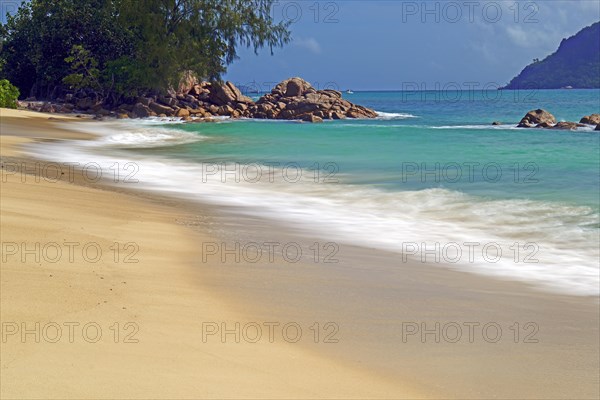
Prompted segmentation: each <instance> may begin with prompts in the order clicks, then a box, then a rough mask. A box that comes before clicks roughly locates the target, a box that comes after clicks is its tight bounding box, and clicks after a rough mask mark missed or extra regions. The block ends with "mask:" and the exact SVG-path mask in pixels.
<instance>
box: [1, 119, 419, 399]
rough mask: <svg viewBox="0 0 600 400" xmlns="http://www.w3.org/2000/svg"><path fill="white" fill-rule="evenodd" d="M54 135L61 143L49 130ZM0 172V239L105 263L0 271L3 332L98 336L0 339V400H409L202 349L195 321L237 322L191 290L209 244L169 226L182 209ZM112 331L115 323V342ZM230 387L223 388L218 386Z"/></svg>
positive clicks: (373, 380) (355, 372) (254, 349)
mask: <svg viewBox="0 0 600 400" xmlns="http://www.w3.org/2000/svg"><path fill="white" fill-rule="evenodd" d="M2 112H4V110H2ZM3 122H4V120H3ZM30 122H31V121H30ZM36 122H40V121H36ZM26 125H27V124H25V126H24V127H23V129H28V128H27V126H26ZM29 128H31V126H30V127H29ZM48 128H49V127H48ZM49 130H50V131H51V130H52V129H51V128H49ZM4 133H5V132H4V130H3V135H2V136H1V137H0V139H1V141H2V155H3V157H4V155H5V154H6V153H7V152H6V150H9V152H10V153H9V154H11V155H13V156H14V154H15V152H17V151H18V149H15V148H14V146H15V145H18V144H22V143H23V142H24V141H23V140H18V141H15V140H12V139H11V140H6V139H7V137H8V136H5V135H4ZM54 133H55V136H56V137H55V138H59V139H61V133H60V132H59V131H54ZM36 135H38V134H35V135H33V136H36ZM7 145H8V148H7ZM2 175H3V176H2V178H3V180H5V181H4V182H3V183H2V186H3V190H2V220H3V223H2V238H3V242H4V243H6V242H10V243H13V242H14V243H22V242H26V243H31V242H42V243H46V244H47V243H48V242H49V241H50V242H55V241H56V242H60V241H61V240H65V241H68V240H70V241H77V242H80V243H86V242H89V243H92V242H93V243H98V244H100V245H101V249H103V250H104V251H105V252H107V253H108V255H109V256H108V257H107V258H103V259H102V260H101V261H100V262H99V263H90V262H82V260H81V258H79V259H76V260H75V264H73V263H70V262H69V261H68V260H64V259H62V258H61V260H60V261H59V262H57V263H43V262H42V264H39V263H38V264H37V265H36V262H35V260H34V259H31V258H29V259H28V258H26V262H25V263H22V262H20V260H16V261H15V259H14V258H11V259H8V260H7V262H3V263H2V270H1V274H0V279H1V281H2V308H1V319H2V322H3V327H8V326H9V325H10V326H11V329H12V323H26V324H28V325H26V328H28V329H31V328H32V327H33V326H34V324H35V322H39V323H41V326H42V329H43V327H50V328H52V327H53V326H54V325H52V324H59V325H63V329H65V328H64V324H65V323H67V324H68V323H72V322H78V323H79V324H80V325H81V326H83V325H84V324H86V323H93V324H98V326H99V327H100V329H101V330H102V333H103V337H104V338H105V339H102V340H100V341H99V342H97V343H90V342H88V341H87V340H82V337H81V336H80V335H82V333H80V332H79V331H75V336H74V342H73V343H70V342H69V340H67V336H66V334H67V332H66V331H64V332H63V336H61V339H60V340H59V341H58V343H52V342H50V341H48V340H47V339H53V338H54V337H53V336H52V335H53V333H50V331H48V332H46V331H44V332H46V333H43V332H42V335H41V337H42V339H41V343H36V342H35V338H33V337H31V336H29V337H28V336H25V341H23V340H19V335H18V334H16V335H13V334H10V335H8V336H7V340H6V342H4V343H2V366H1V368H2V385H1V386H2V397H3V398H37V397H45V398H114V397H120V398H149V397H152V398H174V397H178V398H198V397H209V398H232V397H235V398H258V397H260V398H281V397H282V396H285V397H288V398H319V397H322V396H323V395H325V396H328V397H336V396H340V395H342V396H343V397H348V398H362V397H378V398H395V397H398V396H401V397H406V398H411V397H415V396H419V395H418V394H417V393H418V392H417V391H415V390H413V389H412V388H409V387H407V386H404V385H402V384H399V383H397V382H390V381H388V380H385V379H381V378H379V377H378V376H377V375H376V374H372V373H370V372H368V371H364V370H362V369H360V368H358V369H355V368H350V367H347V366H344V365H340V364H339V363H338V362H335V361H332V360H329V359H325V358H323V357H321V356H315V355H314V354H312V353H310V352H306V351H305V350H303V349H302V348H300V347H299V346H296V345H294V344H289V343H285V342H284V343H282V342H281V341H278V342H275V343H269V342H266V343H264V342H261V343H257V344H255V345H252V344H249V343H241V344H240V343H229V342H226V343H221V342H220V341H218V340H217V341H207V342H206V343H205V342H203V341H202V332H203V326H202V322H203V321H213V320H229V321H240V320H241V319H242V318H248V315H244V316H241V315H240V314H239V313H238V312H236V311H235V310H232V309H231V308H230V307H229V305H227V304H224V303H223V301H222V300H223V299H222V296H218V295H215V294H214V293H208V292H207V291H206V290H205V287H204V286H203V285H202V284H201V282H198V276H197V271H194V268H193V267H192V265H193V264H194V261H195V260H196V259H197V257H198V249H197V247H196V246H195V243H197V242H198V241H206V240H209V239H208V236H206V235H205V234H202V233H200V232H194V231H192V230H190V229H187V228H185V227H184V226H181V225H179V224H178V223H177V222H176V220H177V219H178V218H180V216H181V214H182V210H179V209H176V208H174V207H173V206H169V205H165V204H162V203H163V201H161V200H158V201H157V200H152V199H150V198H143V197H142V196H139V195H135V194H126V193H116V192H115V191H114V190H109V189H107V188H106V187H102V186H101V185H92V186H95V187H89V186H90V185H88V186H81V185H79V184H77V183H73V184H71V183H66V182H55V183H49V182H46V181H44V180H41V181H40V182H35V181H33V182H26V183H21V182H19V181H18V179H15V178H16V177H15V176H14V175H8V176H7V175H6V174H5V173H4V170H3V171H2ZM41 199H44V200H43V201H42V200H41ZM98 210H103V212H102V213H101V214H98V213H97V212H98ZM108 210H110V212H109V213H106V211H108ZM142 210H143V213H141V212H140V211H142ZM32 218H36V219H32ZM38 224H41V225H42V226H43V228H41V227H40V226H39V225H38ZM82 231H83V232H82ZM57 232H61V233H60V237H57V236H56V233H57ZM113 241H114V242H115V243H119V244H120V245H121V246H122V248H121V250H122V251H123V250H128V249H125V248H124V245H125V244H127V243H132V242H133V243H135V244H136V245H137V246H138V248H139V252H137V253H136V255H134V257H137V258H138V259H139V263H127V262H124V258H120V259H119V262H117V263H115V262H114V261H113V259H112V257H113V256H114V255H115V253H114V252H111V250H110V248H111V246H112V245H114V243H112V242H113ZM165 245H166V246H165ZM128 254H129V255H131V254H130V253H121V257H124V256H126V255H128ZM7 257H8V256H7ZM84 261H86V260H84ZM78 263H79V265H77V264H78ZM40 266H41V268H40ZM82 266H83V268H81V267H82ZM77 267H79V268H77ZM125 282H126V283H125ZM199 283H200V284H199ZM115 323H120V328H119V330H120V331H119V333H120V334H121V336H120V337H119V340H118V342H117V343H115V342H113V339H114V334H115V332H114V330H111V327H112V328H114V327H115V325H114V324H115ZM7 324H8V325H7ZM126 324H130V325H127V327H126ZM132 324H133V325H132ZM19 328H20V327H19ZM50 328H49V329H50ZM134 328H136V329H137V330H136V329H134ZM6 329H8V328H6ZM134 331H135V332H134ZM132 333H135V334H134V335H133V336H129V337H128V335H130V334H132ZM90 335H92V336H93V331H92V333H90ZM15 336H17V339H16V340H14V339H15ZM51 336H52V337H51ZM136 339H139V342H138V343H135V342H131V343H130V342H125V340H136ZM232 379H233V380H235V384H228V383H227V382H228V381H231V380H232ZM332 379H333V380H332ZM332 382H335V384H332Z"/></svg>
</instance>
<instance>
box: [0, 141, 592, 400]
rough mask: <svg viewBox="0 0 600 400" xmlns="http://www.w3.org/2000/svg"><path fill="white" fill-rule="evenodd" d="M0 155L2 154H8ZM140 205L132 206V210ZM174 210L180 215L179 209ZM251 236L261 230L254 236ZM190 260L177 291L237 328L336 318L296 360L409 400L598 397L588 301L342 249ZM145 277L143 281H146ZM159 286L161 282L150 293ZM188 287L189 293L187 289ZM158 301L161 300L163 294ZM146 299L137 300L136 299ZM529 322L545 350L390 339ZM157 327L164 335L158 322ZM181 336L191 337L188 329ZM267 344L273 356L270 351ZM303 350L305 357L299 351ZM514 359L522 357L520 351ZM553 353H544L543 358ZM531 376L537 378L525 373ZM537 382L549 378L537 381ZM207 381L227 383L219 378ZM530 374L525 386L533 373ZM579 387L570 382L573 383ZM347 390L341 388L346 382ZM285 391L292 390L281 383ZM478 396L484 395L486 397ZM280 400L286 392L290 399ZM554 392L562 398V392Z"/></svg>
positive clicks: (212, 212)
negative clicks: (334, 333) (322, 258)
mask: <svg viewBox="0 0 600 400" xmlns="http://www.w3.org/2000/svg"><path fill="white" fill-rule="evenodd" d="M4 139H5V137H3V139H2V140H3V146H4V143H5V142H4ZM2 154H3V156H5V155H6V154H5V152H4V147H3V151H2ZM58 186H60V185H58ZM74 186H77V185H74ZM93 186H97V185H93ZM115 190H116V191H118V192H125V193H127V190H126V189H120V188H118V189H116V188H113V189H111V188H103V189H102V190H100V192H104V193H105V194H107V193H108V194H107V196H108V197H111V196H113V195H112V194H110V193H112V192H114V191H115ZM92 191H94V192H95V193H96V192H98V190H97V189H92ZM3 193H4V192H3ZM117 196H119V197H120V196H124V197H126V198H127V199H128V200H127V201H131V202H132V204H133V203H135V204H136V205H141V204H140V203H144V205H143V207H142V208H141V209H144V210H147V209H150V210H153V212H156V211H155V209H154V208H153V207H154V206H155V204H154V205H152V204H147V201H148V200H152V199H154V200H153V201H151V202H152V203H156V202H157V201H158V203H159V204H160V203H162V202H166V203H172V204H166V205H165V207H166V208H167V209H168V210H169V211H163V212H164V213H165V214H167V215H168V216H169V218H170V219H173V217H174V215H179V216H180V217H181V215H182V214H181V213H182V211H183V210H186V212H185V213H184V214H188V215H192V214H195V215H200V216H201V217H202V218H205V217H206V218H209V219H211V221H210V223H207V222H204V221H203V220H200V221H197V222H196V221H194V226H195V228H196V229H195V230H200V231H204V232H206V231H207V230H208V231H209V234H208V237H210V238H211V239H206V238H204V239H200V241H203V240H204V241H206V240H211V241H215V240H217V241H220V240H225V241H227V240H229V241H232V242H235V241H236V240H237V241H239V240H240V239H242V240H243V239H244V236H245V237H246V240H247V238H248V237H250V238H251V239H254V240H262V238H261V236H262V237H263V238H265V237H266V238H268V237H269V236H271V237H272V236H273V235H274V234H275V237H278V238H280V239H281V240H283V239H284V238H287V239H286V240H289V241H294V240H297V241H299V242H302V241H306V240H307V238H301V237H299V236H298V232H296V233H294V232H286V231H285V230H284V229H282V227H281V226H277V224H274V223H273V222H272V221H266V220H260V219H257V218H247V217H246V218H242V219H240V217H239V216H236V215H230V214H228V213H220V212H219V210H218V207H216V206H214V207H211V206H207V205H199V204H195V205H193V206H192V205H191V204H189V203H187V202H185V201H182V200H174V199H170V200H169V199H166V198H165V199H163V200H160V196H158V197H157V196H156V195H152V194H151V193H148V192H143V193H142V192H136V193H132V194H129V195H123V194H121V193H117ZM136 198H137V199H136ZM140 198H141V200H140ZM157 199H159V200H157ZM138 200H140V202H139V203H138ZM186 203H187V205H186ZM3 207H4V203H3ZM175 210H177V211H176V212H175ZM207 211H208V212H207ZM136 213H137V215H139V212H134V214H136ZM219 214H220V215H219ZM88 217H89V216H88ZM175 218H178V217H175ZM183 219H184V220H186V221H181V222H183V224H184V225H186V224H188V225H189V220H187V219H186V218H183ZM242 221H243V222H242ZM171 223H172V222H171ZM215 226H216V228H215ZM211 227H212V228H211ZM3 229H4V227H3ZM210 229H212V230H210ZM184 231H185V232H187V231H188V230H183V229H182V230H181V233H182V234H183V235H182V236H180V234H178V235H177V237H178V240H181V238H183V237H185V236H188V233H184ZM257 232H259V233H258V234H257ZM136 234H137V231H136ZM196 234H198V232H196ZM142 236H143V235H142ZM265 240H266V239H265ZM168 241H169V243H171V242H177V241H175V240H173V239H172V238H170V239H169V240H168ZM304 244H306V243H304ZM184 247H186V246H184ZM192 249H194V250H192ZM186 251H193V252H194V254H195V256H193V257H190V258H188V259H187V260H186V262H185V264H188V267H186V268H184V267H183V266H182V267H181V268H180V270H181V271H183V270H184V269H185V271H186V272H185V274H184V275H185V277H186V281H185V284H186V285H189V287H188V290H189V291H193V290H196V289H199V288H203V290H202V291H203V292H209V293H211V295H210V296H208V297H209V298H210V299H217V298H218V299H219V301H224V302H225V303H226V304H227V308H231V309H234V310H236V311H237V314H238V315H236V316H235V317H233V318H237V319H238V321H239V320H240V318H241V317H240V315H243V316H244V317H242V318H241V319H242V320H243V321H245V322H246V323H247V322H248V320H250V321H252V320H255V321H262V322H266V321H271V320H272V319H273V317H275V318H276V319H278V320H282V321H288V320H289V321H302V323H301V326H302V327H304V328H305V329H308V327H309V326H310V322H314V320H315V319H316V320H319V321H321V322H325V321H330V320H331V319H332V316H333V319H337V320H338V322H337V323H338V325H339V327H340V332H342V333H344V336H342V337H341V338H340V339H344V340H341V341H340V343H338V344H337V345H336V346H325V347H324V346H320V347H315V346H310V344H303V345H302V344H301V346H303V347H302V348H303V351H302V354H305V355H306V354H308V355H310V357H313V356H314V353H315V352H317V353H320V354H326V355H327V358H328V359H332V360H335V361H336V365H338V366H339V365H340V364H343V365H344V366H345V367H346V366H348V365H349V366H350V367H349V369H351V370H354V368H355V367H356V368H357V369H358V370H360V368H361V367H362V368H365V369H367V370H370V371H377V372H376V375H377V376H384V377H385V379H383V380H382V382H392V381H396V382H398V381H400V382H403V381H409V382H417V384H416V385H415V386H417V387H419V390H420V391H421V390H423V391H422V392H421V393H419V394H415V393H416V392H414V391H412V389H411V392H412V394H410V395H409V394H407V396H408V397H411V396H412V397H422V396H431V397H436V396H437V397H439V396H440V394H442V395H444V396H446V397H454V396H455V397H458V398H460V397H463V398H464V397H469V396H472V397H473V398H477V397H481V396H485V395H488V396H489V393H490V392H491V393H500V394H504V395H505V396H514V395H515V394H518V393H531V395H532V396H533V395H534V394H536V395H538V396H539V393H540V390H544V394H545V395H547V396H557V397H560V396H561V392H560V389H561V388H563V390H566V388H564V386H566V385H568V386H569V392H568V394H567V395H573V389H572V388H573V387H576V385H577V384H581V385H582V386H581V387H580V388H581V389H580V390H582V392H581V393H579V395H580V396H590V395H592V396H593V395H594V394H597V391H596V392H594V391H593V390H594V388H597V385H595V384H596V383H597V382H594V381H593V379H594V375H593V373H594V371H597V369H598V366H597V361H594V358H593V357H594V356H597V355H598V354H597V352H598V348H597V346H596V347H594V346H593V345H592V344H593V343H594V340H595V339H594V337H593V335H594V333H596V334H597V333H598V329H597V323H596V321H595V320H594V319H593V316H594V314H592V312H595V309H596V308H597V307H596V304H593V303H594V302H593V301H591V302H590V301H588V300H584V299H581V298H577V297H572V296H562V295H557V294H549V293H542V292H538V291H535V290H532V289H530V288H528V287H527V285H525V284H520V283H518V282H512V281H502V280H497V279H492V278H487V277H485V276H480V275H474V274H469V273H464V272H457V271H452V270H450V269H444V268H439V267H437V266H428V265H418V264H417V265H413V264H411V265H407V264H401V265H396V264H394V263H393V262H391V261H390V260H393V257H394V256H393V255H392V254H391V253H386V252H382V251H378V250H374V249H371V250H369V249H365V248H359V247H354V246H348V248H345V247H344V249H342V252H341V254H340V261H341V262H340V264H339V265H326V266H323V265H316V264H314V263H313V265H311V264H310V263H306V262H301V263H298V264H293V265H292V264H290V263H289V262H288V263H286V262H283V261H282V260H278V261H277V262H275V263H257V264H247V263H246V264H244V263H233V264H231V263H230V264H228V263H218V264H219V267H217V268H207V266H206V265H205V263H202V262H201V261H200V262H199V261H198V253H197V251H198V246H197V242H196V241H194V240H192V241H191V242H190V246H189V247H188V250H186ZM396 257H397V255H396ZM189 266H191V268H189ZM282 266H283V269H282ZM342 266H343V267H342ZM154 270H155V272H156V273H164V265H163V266H155V267H154ZM372 270H377V271H378V274H375V275H376V276H380V277H379V278H377V277H373V274H371V273H370V271H372ZM4 276H5V275H4V271H3V277H4ZM382 277H383V278H382ZM146 278H147V279H148V277H146ZM187 279H189V281H187ZM192 282H193V285H192ZM159 283H160V279H158V280H156V281H155V282H154V283H153V284H159ZM179 283H180V284H183V280H180V282H179ZM3 284H4V279H3ZM191 286H193V287H194V289H191ZM3 289H4V288H3ZM4 292H5V291H4V290H3V293H4ZM164 295H165V296H166V294H164ZM170 296H171V294H169V295H168V296H167V297H165V298H164V300H166V301H167V302H168V301H170V300H169V299H170ZM142 298H143V296H142V295H141V293H140V296H139V299H142ZM524 300H526V301H527V304H523V303H524ZM3 302H4V300H3ZM153 305H156V304H155V303H154V304H153ZM549 309H551V310H552V312H550V310H549ZM242 311H243V312H242ZM217 314H218V315H217V316H216V318H214V316H213V319H216V320H218V319H219V318H221V320H223V319H227V318H232V317H230V316H229V315H230V314H227V313H217ZM315 316H318V318H315ZM532 318H533V319H536V320H537V322H536V323H537V324H538V325H539V328H540V332H545V335H547V336H543V337H544V338H545V339H546V341H543V340H542V341H541V343H537V345H538V346H537V348H536V347H535V346H533V348H532V346H529V347H525V348H524V347H523V345H524V344H523V343H517V344H515V345H514V346H513V345H512V344H511V343H510V341H508V342H502V343H500V345H499V346H496V347H494V346H492V344H491V343H489V342H486V341H478V342H476V343H473V344H471V343H464V342H461V343H458V344H456V343H441V344H440V343H430V342H427V343H421V342H420V341H418V340H416V341H414V340H411V341H410V342H408V343H402V341H401V339H399V333H398V330H399V329H401V327H400V326H399V325H398V324H399V323H402V322H417V323H419V322H423V321H425V322H428V323H429V324H430V326H431V323H435V322H436V321H437V322H440V321H441V322H445V323H446V324H447V323H450V322H460V323H464V322H469V321H473V320H474V319H476V320H478V321H480V322H483V323H487V322H496V323H499V324H501V326H502V327H503V328H504V329H508V328H509V326H511V324H512V323H514V322H521V323H526V322H527V321H531V319H532ZM596 318H597V317H596ZM230 320H231V319H230ZM233 320H235V319H233ZM3 321H4V316H3ZM582 322H583V323H584V325H585V326H586V329H584V331H583V332H581V331H580V332H578V333H579V335H580V336H579V337H578V339H579V340H581V343H579V344H577V345H574V344H571V345H572V346H573V345H574V346H575V348H569V346H568V344H569V332H570V330H571V329H573V328H577V329H579V330H581V326H580V324H581V323H582ZM153 325H154V326H155V327H156V328H157V329H160V328H159V327H158V325H159V324H157V323H156V322H155V323H154V324H153ZM196 328H197V327H196ZM184 331H185V332H188V331H187V330H185V329H184ZM188 333H189V332H188ZM196 333H198V331H196ZM411 338H412V337H411ZM213 344H216V343H213ZM400 344H401V345H402V346H400ZM270 345H271V344H270ZM565 345H567V350H569V351H568V352H566V353H565V351H564V350H561V348H562V347H561V346H565ZM227 346H229V343H225V344H223V343H219V344H218V345H217V346H215V347H214V351H215V352H219V351H221V350H226V349H228V350H231V348H228V347H227ZM3 347H4V346H3ZM267 347H268V348H269V349H270V348H272V347H277V346H270V347H269V346H267ZM298 347H300V346H298ZM307 349H308V350H309V351H308V352H307V351H304V350H307ZM280 350H281V349H280ZM282 351H283V352H284V353H285V352H288V351H290V349H289V348H285V347H284V348H283V350H282ZM236 352H237V350H236V349H234V351H233V353H232V354H235V353H236ZM515 352H517V353H519V356H518V358H517V359H511V358H510V357H507V356H505V355H504V354H516V353H515ZM521 352H524V353H525V354H520V353H521ZM549 352H550V353H551V354H548V353H549ZM571 352H573V353H575V354H577V355H578V356H579V357H582V358H583V359H584V360H585V361H583V362H584V364H585V365H586V367H587V368H586V371H587V373H585V376H580V377H577V378H576V377H570V376H563V374H561V373H560V372H561V371H562V372H565V370H563V369H562V368H564V367H566V366H567V365H569V364H571V363H574V362H576V359H575V358H574V357H575V356H573V355H570V353H571ZM422 353H425V354H427V357H423V356H422ZM234 357H235V356H234ZM306 357H309V356H306ZM488 357H491V358H492V360H489V359H487V358H488ZM544 357H545V358H544ZM425 359H429V360H436V364H437V365H435V366H434V365H431V364H429V363H428V362H426V360H425ZM473 359H476V360H478V362H480V363H481V364H477V365H465V363H468V362H469V360H471V363H472V360H473ZM596 360H597V357H596ZM540 361H541V362H540ZM557 363H558V364H557ZM523 364H524V365H523ZM540 364H541V365H540ZM553 365H558V366H560V368H558V367H557V368H552V366H553ZM482 366H487V367H490V371H487V373H485V371H479V369H481V368H482ZM305 367H306V365H305ZM534 367H535V368H536V369H537V370H535V371H532V368H534ZM323 368H325V367H323ZM336 368H337V367H336ZM324 370H325V369H322V370H321V371H324ZM448 371H452V374H449V375H448V376H445V375H446V374H447V373H448ZM498 371H503V374H505V375H504V376H496V375H495V374H497V373H498ZM528 371H529V373H530V374H532V373H533V374H534V377H535V379H534V380H533V381H532V380H531V379H530V380H527V379H525V380H524V381H523V382H520V381H519V380H518V379H517V381H516V382H517V383H516V384H514V386H513V387H510V388H506V387H504V385H503V383H504V384H506V382H513V381H514V380H515V378H516V377H517V376H519V374H526V373H527V372H528ZM454 374H462V375H464V376H477V378H478V379H479V381H478V382H475V383H474V382H467V386H466V387H465V386H462V385H464V384H465V382H461V381H460V379H457V378H458V376H455V375H454ZM590 374H591V375H590ZM367 375H368V374H367ZM345 376H350V375H345ZM356 376H358V377H361V376H362V375H361V374H358V375H354V376H353V378H354V377H356ZM545 376H550V377H551V378H545ZM214 377H215V378H218V379H223V377H221V378H219V377H217V376H214ZM406 377H409V379H406ZM529 377H530V378H531V376H529ZM3 379H5V378H3ZM359 379H360V378H359ZM575 381H577V382H578V383H577V384H576V383H575ZM494 382H496V383H494ZM347 383H348V381H346V384H347ZM519 383H522V385H521V384H519ZM584 383H585V384H587V386H586V387H585V388H583V385H584ZM468 384H471V386H470V388H471V389H473V387H477V388H478V390H480V391H479V392H471V393H467V392H465V390H466V388H468V387H469V386H468ZM536 384H537V385H536ZM380 385H382V386H380ZM473 385H475V386H473ZM594 385H595V386H594ZM359 386H360V385H359ZM533 386H535V387H533ZM313 387H314V386H313ZM377 387H378V388H379V389H381V391H379V393H380V394H383V397H386V396H385V394H386V393H387V394H389V395H390V396H389V397H392V398H397V397H398V396H399V395H398V392H397V391H394V392H393V393H392V392H390V391H389V390H390V389H391V388H393V389H394V390H398V389H399V388H398V387H397V386H389V387H388V386H386V384H383V383H381V382H378V384H377ZM282 388H288V387H287V386H282ZM367 388H370V386H368V385H367V386H366V387H363V389H367ZM348 389H349V387H348ZM384 389H385V390H384ZM356 390H359V389H357V388H353V389H352V390H349V391H348V393H350V395H354V396H357V397H360V396H359V395H358V394H357V392H356ZM485 390H488V391H489V392H485ZM596 390H597V389H596ZM285 393H286V394H289V391H286V392H285ZM367 393H369V397H374V396H375V394H373V393H370V392H367ZM405 393H407V392H405ZM313 394H314V395H316V396H317V397H318V396H319V395H321V393H320V392H319V391H318V390H314V392H313ZM562 395H563V396H566V394H565V393H562ZM215 396H216V395H215ZM302 396H307V395H306V394H302V395H300V397H302ZM337 396H339V394H338V395H337ZM275 397H277V395H275ZM290 397H294V396H293V395H291V396H290ZM344 397H346V396H344Z"/></svg>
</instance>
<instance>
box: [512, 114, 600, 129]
mask: <svg viewBox="0 0 600 400" xmlns="http://www.w3.org/2000/svg"><path fill="white" fill-rule="evenodd" d="M588 125H596V129H595V130H600V114H592V115H587V116H585V117H583V118H581V120H580V121H579V123H577V122H570V121H561V122H556V118H555V117H554V115H552V114H551V113H549V112H548V111H546V110H542V109H537V110H531V111H529V112H528V113H527V114H525V116H524V117H523V118H522V119H521V121H520V122H519V124H518V125H517V127H518V128H545V129H560V130H577V128H583V127H586V126H588Z"/></svg>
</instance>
